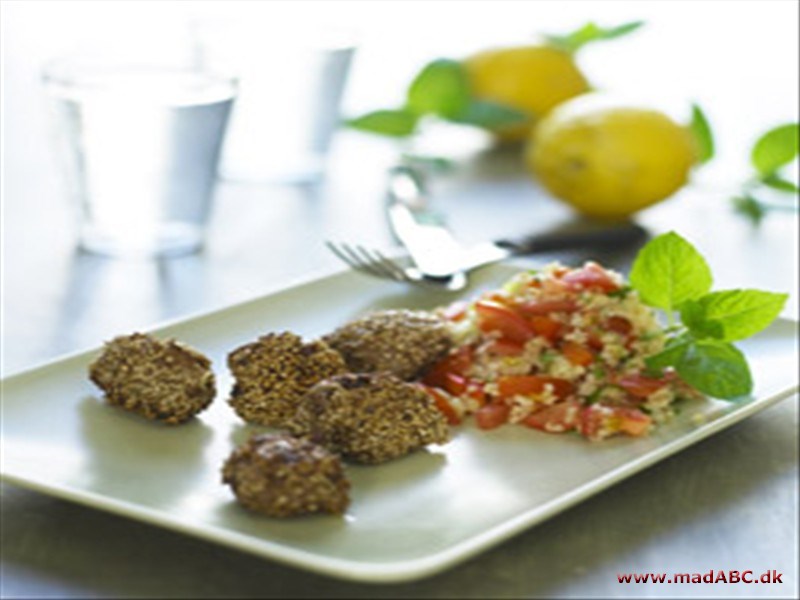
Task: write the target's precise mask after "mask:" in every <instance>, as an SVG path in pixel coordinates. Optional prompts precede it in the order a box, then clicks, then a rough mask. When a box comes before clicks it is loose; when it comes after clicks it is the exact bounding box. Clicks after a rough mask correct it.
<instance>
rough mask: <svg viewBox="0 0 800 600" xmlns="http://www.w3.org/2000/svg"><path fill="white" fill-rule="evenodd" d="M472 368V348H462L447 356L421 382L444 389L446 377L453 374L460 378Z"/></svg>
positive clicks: (429, 370)
mask: <svg viewBox="0 0 800 600" xmlns="http://www.w3.org/2000/svg"><path fill="white" fill-rule="evenodd" d="M471 366H472V348H470V347H469V346H464V347H462V348H459V349H458V350H457V351H456V352H454V353H452V354H448V355H447V356H445V357H444V358H443V359H441V360H440V361H439V362H437V363H436V364H435V365H433V366H432V367H431V368H430V369H428V372H427V373H425V375H424V376H423V377H422V382H423V383H425V384H426V385H431V386H433V387H438V388H443V389H444V388H445V387H446V385H447V375H448V374H451V373H452V374H455V375H461V376H462V377H463V376H465V375H466V374H467V372H468V371H469V369H470V367H471Z"/></svg>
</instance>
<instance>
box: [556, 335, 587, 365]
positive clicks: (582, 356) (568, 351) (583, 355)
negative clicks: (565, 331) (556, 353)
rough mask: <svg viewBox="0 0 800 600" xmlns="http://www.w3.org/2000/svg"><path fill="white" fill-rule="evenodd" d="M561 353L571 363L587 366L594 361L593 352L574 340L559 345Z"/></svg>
mask: <svg viewBox="0 0 800 600" xmlns="http://www.w3.org/2000/svg"><path fill="white" fill-rule="evenodd" d="M561 353H562V354H563V355H564V357H565V358H566V359H567V360H568V361H569V362H570V363H572V364H573V365H578V366H581V367H587V366H589V365H590V364H592V363H593V362H594V353H593V352H592V351H591V350H589V349H588V348H586V347H585V346H583V345H581V344H578V343H576V342H572V341H566V342H564V343H563V344H562V345H561Z"/></svg>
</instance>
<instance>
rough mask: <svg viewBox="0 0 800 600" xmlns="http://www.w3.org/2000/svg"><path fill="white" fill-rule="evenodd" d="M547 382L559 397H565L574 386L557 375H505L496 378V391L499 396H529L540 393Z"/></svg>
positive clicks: (570, 392)
mask: <svg viewBox="0 0 800 600" xmlns="http://www.w3.org/2000/svg"><path fill="white" fill-rule="evenodd" d="M548 384H550V385H552V386H553V392H554V393H555V395H556V396H558V397H559V398H566V397H567V396H569V395H571V394H572V393H573V392H574V391H575V387H574V386H573V385H572V384H571V383H570V382H569V381H567V380H566V379H560V378H558V377H546V376H543V375H506V376H504V377H499V378H498V379H497V393H498V396H500V397H501V398H508V397H510V396H516V395H521V396H530V395H532V394H541V393H542V392H543V391H544V388H545V386H546V385H548Z"/></svg>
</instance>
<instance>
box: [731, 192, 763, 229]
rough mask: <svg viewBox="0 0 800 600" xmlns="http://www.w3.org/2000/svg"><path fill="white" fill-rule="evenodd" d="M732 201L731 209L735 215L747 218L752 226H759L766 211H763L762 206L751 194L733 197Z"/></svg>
mask: <svg viewBox="0 0 800 600" xmlns="http://www.w3.org/2000/svg"><path fill="white" fill-rule="evenodd" d="M732 201H733V209H734V210H735V211H736V212H737V213H739V214H740V215H743V216H745V217H747V218H748V219H749V220H750V222H751V223H752V224H753V225H754V226H758V225H760V224H761V221H762V220H763V219H764V215H765V214H766V210H765V209H764V205H763V204H761V202H759V201H758V200H757V199H756V198H755V197H754V196H752V195H751V194H742V195H741V196H736V197H734V198H733V199H732Z"/></svg>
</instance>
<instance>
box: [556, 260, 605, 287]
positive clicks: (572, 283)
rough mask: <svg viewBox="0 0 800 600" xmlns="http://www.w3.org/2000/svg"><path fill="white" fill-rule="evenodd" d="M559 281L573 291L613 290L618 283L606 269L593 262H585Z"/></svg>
mask: <svg viewBox="0 0 800 600" xmlns="http://www.w3.org/2000/svg"><path fill="white" fill-rule="evenodd" d="M561 281H562V282H564V284H566V286H567V287H568V288H569V289H571V290H574V291H580V290H595V291H599V292H613V291H615V290H618V289H619V284H618V283H617V282H616V281H614V279H613V277H611V275H610V274H609V273H608V271H606V270H605V269H604V268H603V267H601V266H600V265H598V264H597V263H594V262H587V263H586V264H585V265H584V266H583V267H582V268H580V269H576V270H574V271H571V272H569V273H567V274H566V275H564V276H563V277H562V278H561Z"/></svg>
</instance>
